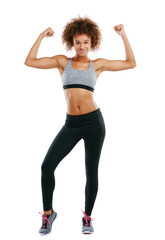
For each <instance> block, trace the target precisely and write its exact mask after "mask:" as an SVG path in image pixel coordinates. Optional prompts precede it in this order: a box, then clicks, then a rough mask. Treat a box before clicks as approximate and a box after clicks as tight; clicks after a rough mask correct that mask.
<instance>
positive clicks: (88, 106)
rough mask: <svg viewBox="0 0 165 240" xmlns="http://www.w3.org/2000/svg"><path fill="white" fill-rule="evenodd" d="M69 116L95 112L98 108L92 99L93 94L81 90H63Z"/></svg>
mask: <svg viewBox="0 0 165 240" xmlns="http://www.w3.org/2000/svg"><path fill="white" fill-rule="evenodd" d="M64 95H65V98H66V102H67V113H68V114H69V115H81V114H85V113H89V112H92V111H95V110H97V109H98V108H99V107H98V106H97V104H96V103H95V101H94V99H93V92H92V91H89V90H87V89H83V88H67V89H65V90H64Z"/></svg>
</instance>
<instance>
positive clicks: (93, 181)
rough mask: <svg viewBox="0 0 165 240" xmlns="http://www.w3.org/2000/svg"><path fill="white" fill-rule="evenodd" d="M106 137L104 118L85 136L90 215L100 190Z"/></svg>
mask: <svg viewBox="0 0 165 240" xmlns="http://www.w3.org/2000/svg"><path fill="white" fill-rule="evenodd" d="M104 138H105V124H104V121H103V118H102V117H100V121H98V123H97V124H96V125H95V126H94V127H92V128H91V129H90V130H89V132H88V136H86V137H85V138H84V143H85V166H86V187H85V213H86V214H87V215H88V216H90V215H91V212H92V209H93V206H94V202H95V199H96V196H97V191H98V165H99V159H100V155H101V150H102V146H103V142H104Z"/></svg>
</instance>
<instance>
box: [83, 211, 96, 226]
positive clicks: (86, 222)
mask: <svg viewBox="0 0 165 240" xmlns="http://www.w3.org/2000/svg"><path fill="white" fill-rule="evenodd" d="M81 210H82V209H81ZM82 212H83V214H84V216H85V217H84V219H85V226H88V227H89V222H88V221H93V220H94V218H88V216H87V214H86V213H85V212H84V211H83V210H82Z"/></svg>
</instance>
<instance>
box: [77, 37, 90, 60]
mask: <svg viewBox="0 0 165 240" xmlns="http://www.w3.org/2000/svg"><path fill="white" fill-rule="evenodd" d="M73 46H74V49H75V51H76V53H77V54H78V55H80V56H85V55H87V53H88V52H89V50H90V48H91V46H92V44H91V37H89V36H88V35H87V34H76V35H74V37H73Z"/></svg>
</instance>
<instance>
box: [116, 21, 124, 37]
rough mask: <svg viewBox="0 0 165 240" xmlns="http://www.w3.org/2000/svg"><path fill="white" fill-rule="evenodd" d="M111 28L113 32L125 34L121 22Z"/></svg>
mask: <svg viewBox="0 0 165 240" xmlns="http://www.w3.org/2000/svg"><path fill="white" fill-rule="evenodd" d="M113 28H114V30H115V32H116V33H117V34H119V35H121V36H122V35H124V34H125V30H124V26H123V24H119V25H116V26H114V27H113Z"/></svg>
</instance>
